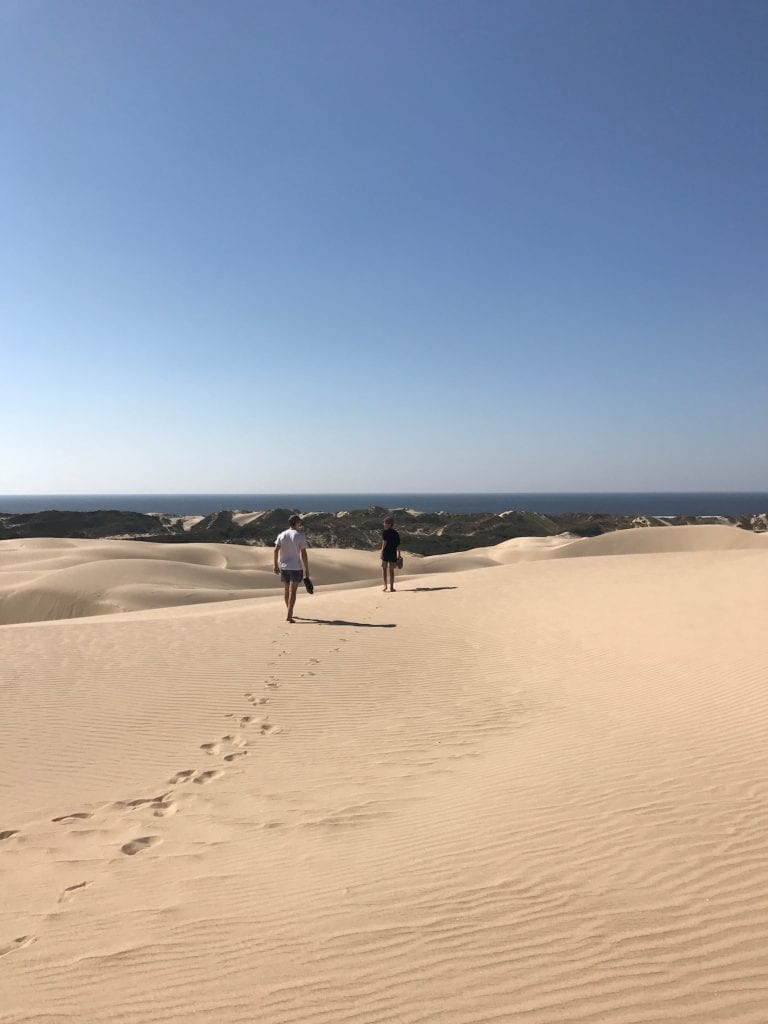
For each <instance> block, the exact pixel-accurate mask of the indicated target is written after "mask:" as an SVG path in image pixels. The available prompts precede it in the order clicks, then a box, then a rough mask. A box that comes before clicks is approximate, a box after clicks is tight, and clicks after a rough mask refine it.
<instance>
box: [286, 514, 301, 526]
mask: <svg viewBox="0 0 768 1024" xmlns="http://www.w3.org/2000/svg"><path fill="white" fill-rule="evenodd" d="M300 522H301V516H291V518H290V519H289V520H288V525H289V526H295V525H296V523H300Z"/></svg>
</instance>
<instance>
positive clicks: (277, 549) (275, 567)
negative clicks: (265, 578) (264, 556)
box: [273, 540, 280, 575]
mask: <svg viewBox="0 0 768 1024" xmlns="http://www.w3.org/2000/svg"><path fill="white" fill-rule="evenodd" d="M279 555H280V541H279V540H278V541H276V542H275V564H274V566H273V568H274V571H275V572H276V573H277V574H278V575H279V574H280V566H279V565H278V564H277V559H278V557H279Z"/></svg>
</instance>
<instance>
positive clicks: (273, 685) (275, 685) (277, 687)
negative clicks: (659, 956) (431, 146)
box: [267, 682, 280, 690]
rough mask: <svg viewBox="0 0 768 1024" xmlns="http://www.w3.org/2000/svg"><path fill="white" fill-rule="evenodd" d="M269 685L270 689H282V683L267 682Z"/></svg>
mask: <svg viewBox="0 0 768 1024" xmlns="http://www.w3.org/2000/svg"><path fill="white" fill-rule="evenodd" d="M267 686H268V687H269V689H270V690H279V689H280V683H275V682H272V683H267Z"/></svg>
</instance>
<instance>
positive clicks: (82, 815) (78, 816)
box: [51, 811, 93, 823]
mask: <svg viewBox="0 0 768 1024" xmlns="http://www.w3.org/2000/svg"><path fill="white" fill-rule="evenodd" d="M92 817H93V815H92V814H89V813H88V811H75V813H74V814H62V815H61V817H60V818H51V821H53V822H54V823H57V822H60V821H87V819H88V818H92Z"/></svg>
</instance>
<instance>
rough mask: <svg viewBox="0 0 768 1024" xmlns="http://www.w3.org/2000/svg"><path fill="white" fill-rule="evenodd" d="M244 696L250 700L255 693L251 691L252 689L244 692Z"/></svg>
mask: <svg viewBox="0 0 768 1024" xmlns="http://www.w3.org/2000/svg"><path fill="white" fill-rule="evenodd" d="M243 696H244V697H247V698H248V700H250V699H251V697H252V696H253V694H252V693H251V692H250V690H249V691H248V693H244V694H243Z"/></svg>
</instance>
